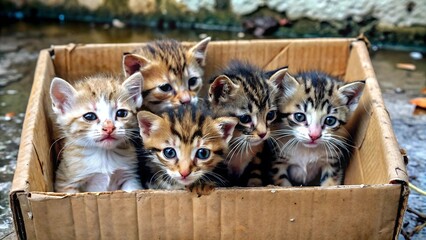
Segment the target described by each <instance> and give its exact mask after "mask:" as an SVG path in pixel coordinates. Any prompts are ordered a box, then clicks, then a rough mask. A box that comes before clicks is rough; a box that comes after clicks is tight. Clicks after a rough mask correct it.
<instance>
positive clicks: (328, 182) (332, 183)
mask: <svg viewBox="0 0 426 240" xmlns="http://www.w3.org/2000/svg"><path fill="white" fill-rule="evenodd" d="M337 185H339V183H338V182H337V181H336V180H335V179H333V178H327V179H325V180H324V181H322V182H321V187H331V186H337Z"/></svg>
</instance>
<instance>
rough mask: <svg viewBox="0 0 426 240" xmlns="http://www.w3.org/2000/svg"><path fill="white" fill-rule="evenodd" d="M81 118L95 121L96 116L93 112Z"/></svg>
mask: <svg viewBox="0 0 426 240" xmlns="http://www.w3.org/2000/svg"><path fill="white" fill-rule="evenodd" d="M83 118H84V119H86V120H87V121H95V120H96V119H98V116H96V114H95V113H93V112H88V113H86V114H84V115H83Z"/></svg>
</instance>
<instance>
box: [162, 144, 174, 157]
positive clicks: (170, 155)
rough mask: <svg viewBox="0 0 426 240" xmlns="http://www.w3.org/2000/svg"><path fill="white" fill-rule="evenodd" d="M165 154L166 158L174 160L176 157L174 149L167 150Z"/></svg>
mask: <svg viewBox="0 0 426 240" xmlns="http://www.w3.org/2000/svg"><path fill="white" fill-rule="evenodd" d="M163 154H164V156H165V157H166V158H169V159H173V158H175V157H176V151H175V150H174V149H173V148H170V147H168V148H165V149H164V150H163Z"/></svg>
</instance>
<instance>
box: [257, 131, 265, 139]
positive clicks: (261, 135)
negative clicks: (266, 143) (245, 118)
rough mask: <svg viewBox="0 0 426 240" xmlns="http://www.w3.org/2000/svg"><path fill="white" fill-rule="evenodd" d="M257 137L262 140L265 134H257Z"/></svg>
mask: <svg viewBox="0 0 426 240" xmlns="http://www.w3.org/2000/svg"><path fill="white" fill-rule="evenodd" d="M257 135H258V136H259V137H260V139H262V138H264V137H265V136H266V132H264V133H259V134H257Z"/></svg>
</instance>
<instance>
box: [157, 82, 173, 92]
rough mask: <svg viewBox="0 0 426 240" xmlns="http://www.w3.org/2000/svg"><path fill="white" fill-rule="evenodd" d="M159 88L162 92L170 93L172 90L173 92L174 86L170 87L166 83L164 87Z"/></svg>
mask: <svg viewBox="0 0 426 240" xmlns="http://www.w3.org/2000/svg"><path fill="white" fill-rule="evenodd" d="M159 88H160V89H161V91H163V92H170V91H171V90H173V88H172V85H170V84H168V83H166V84H163V85H161V86H159Z"/></svg>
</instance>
